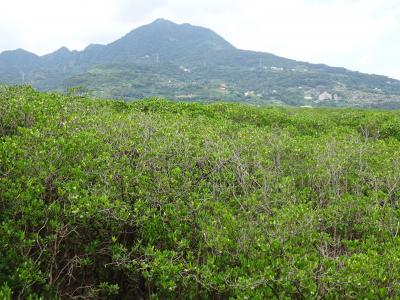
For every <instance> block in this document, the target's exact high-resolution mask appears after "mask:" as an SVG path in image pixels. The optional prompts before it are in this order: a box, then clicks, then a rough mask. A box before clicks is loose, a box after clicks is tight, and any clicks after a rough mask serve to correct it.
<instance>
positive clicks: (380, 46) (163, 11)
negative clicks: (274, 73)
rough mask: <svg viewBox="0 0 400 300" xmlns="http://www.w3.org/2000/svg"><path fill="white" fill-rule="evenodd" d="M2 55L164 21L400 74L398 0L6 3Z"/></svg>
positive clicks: (291, 54)
mask: <svg viewBox="0 0 400 300" xmlns="http://www.w3.org/2000/svg"><path fill="white" fill-rule="evenodd" d="M0 12H1V17H0V52H1V51H4V50H12V49H17V48H23V49H25V50H28V51H31V52H34V53H36V54H39V55H43V54H46V53H49V52H52V51H54V50H57V49H58V48H60V47H61V46H66V47H68V48H69V49H71V50H72V49H77V50H82V49H83V48H85V47H86V46H87V45H88V44H90V43H101V44H107V43H110V42H112V41H114V40H116V39H118V38H119V37H121V36H123V35H124V34H126V33H128V32H129V31H131V30H133V29H134V28H136V27H139V26H141V25H145V24H147V23H150V22H152V21H154V20H155V19H157V18H164V19H169V20H171V21H174V22H176V23H190V24H193V25H200V26H204V27H208V28H210V29H212V30H214V31H216V32H217V33H218V34H220V35H221V36H223V37H224V38H225V39H226V40H228V41H229V42H231V43H232V44H233V45H234V46H236V47H238V48H241V49H247V50H256V51H262V52H269V53H273V54H276V55H280V56H283V57H287V58H291V59H296V60H301V61H307V62H312V63H325V64H328V65H330V66H337V67H345V68H348V69H351V70H356V71H361V72H366V73H375V74H382V75H387V76H390V77H393V78H397V79H400V1H399V0H274V1H272V0H140V1H139V0H35V1H33V0H0Z"/></svg>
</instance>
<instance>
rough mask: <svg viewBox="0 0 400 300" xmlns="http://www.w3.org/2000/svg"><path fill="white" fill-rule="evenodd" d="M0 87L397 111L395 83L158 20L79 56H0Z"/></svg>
mask: <svg viewBox="0 0 400 300" xmlns="http://www.w3.org/2000/svg"><path fill="white" fill-rule="evenodd" d="M262 38H263V37H260V39H262ZM1 83H3V84H29V85H32V86H34V87H35V88H38V89H40V90H45V91H59V92H63V91H66V90H67V89H68V88H69V87H76V86H82V87H83V88H85V89H86V90H87V91H88V92H90V93H91V94H92V95H93V96H95V97H110V98H116V99H137V98H147V97H153V96H154V95H158V96H161V97H163V98H168V99H175V100H188V101H199V102H204V101H221V100H223V101H232V102H242V103H247V104H258V105H264V104H279V105H285V106H287V105H290V106H313V107H370V108H371V107H378V108H389V109H396V108H397V109H398V108H400V81H399V80H395V79H392V78H389V77H386V76H379V75H371V74H363V73H359V72H354V71H349V70H346V69H344V68H336V67H329V66H326V65H323V64H311V63H307V62H301V61H296V60H292V59H287V58H284V57H280V56H277V55H274V54H271V53H262V52H255V51H245V50H241V49H237V48H235V47H234V46H233V45H231V44H230V43H229V42H227V41H226V40H225V39H224V38H223V37H221V36H219V35H218V34H217V33H215V32H213V31H212V30H210V29H207V28H204V27H199V26H193V25H190V24H175V23H173V22H171V21H168V20H162V19H159V20H156V21H154V22H153V23H151V24H148V25H145V26H141V27H139V28H136V29H134V30H132V31H131V32H129V33H128V34H126V35H125V36H123V37H121V38H120V39H118V40H116V41H114V42H112V43H110V44H107V45H98V44H92V45H89V46H88V47H87V48H85V49H84V50H82V51H70V50H68V49H67V48H65V47H62V48H60V49H59V50H57V51H55V52H53V53H50V54H47V55H44V56H38V55H35V54H33V53H29V52H27V51H24V50H22V49H18V50H15V51H5V52H3V53H0V84H1Z"/></svg>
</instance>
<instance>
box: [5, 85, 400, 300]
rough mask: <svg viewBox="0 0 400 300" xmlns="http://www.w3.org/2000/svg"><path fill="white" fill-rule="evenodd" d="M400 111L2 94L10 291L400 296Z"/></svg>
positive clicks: (34, 295) (76, 295) (108, 295)
mask: <svg viewBox="0 0 400 300" xmlns="http://www.w3.org/2000/svg"><path fill="white" fill-rule="evenodd" d="M399 140H400V113H399V112H383V111H363V110H321V109H317V110H314V109H289V108H288V109H284V108H267V107H266V108H255V107H251V106H244V105H235V104H214V105H201V104H185V103H173V102H168V101H162V100H157V99H154V100H145V101H139V102H134V103H130V104H127V103H124V102H118V101H105V100H95V99H89V98H85V97H76V96H71V95H69V96H63V95H58V94H45V93H39V92H36V91H34V90H32V89H31V88H29V87H12V88H3V90H2V91H1V92H0V298H1V299H2V298H4V299H7V298H20V299H23V298H28V297H31V299H39V298H41V297H42V298H44V299H49V298H71V299H83V298H85V299H86V298H89V299H90V298H93V299H94V298H96V299H99V298H104V299H113V298H114V299H135V298H136V299H148V298H159V299H168V298H171V299H172V298H173V299H209V298H211V299H227V298H230V297H232V298H241V299H267V298H275V299H289V298H294V299H303V298H316V299H321V298H331V299H332V298H340V299H342V298H347V299H360V298H381V299H382V298H397V297H400V283H399V278H400V251H399V247H400V237H399V234H400V233H399V229H400V219H399V209H398V205H399V203H398V201H399V197H400V142H399Z"/></svg>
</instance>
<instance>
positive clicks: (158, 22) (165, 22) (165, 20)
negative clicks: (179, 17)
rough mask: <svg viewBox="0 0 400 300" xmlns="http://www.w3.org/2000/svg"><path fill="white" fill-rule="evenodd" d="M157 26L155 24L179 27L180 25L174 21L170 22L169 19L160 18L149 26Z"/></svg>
mask: <svg viewBox="0 0 400 300" xmlns="http://www.w3.org/2000/svg"><path fill="white" fill-rule="evenodd" d="M152 24H153V25H155V24H161V25H163V24H170V25H178V24H176V23H174V22H172V21H170V20H167V19H163V18H158V19H156V20H154V21H153V22H152V23H150V24H149V25H152Z"/></svg>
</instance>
